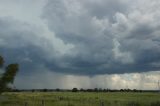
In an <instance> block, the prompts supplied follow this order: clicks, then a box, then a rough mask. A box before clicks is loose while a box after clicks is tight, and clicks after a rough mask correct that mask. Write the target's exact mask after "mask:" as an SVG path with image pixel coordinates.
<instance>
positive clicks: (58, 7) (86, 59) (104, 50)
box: [43, 0, 160, 74]
mask: <svg viewBox="0 0 160 106" xmlns="http://www.w3.org/2000/svg"><path fill="white" fill-rule="evenodd" d="M144 4H145V5H144ZM159 5H160V2H159V1H157V0H154V1H152V0H142V1H134V2H133V4H131V1H129V0H120V1H118V0H113V1H111V0H100V1H95V0H89V1H84V0H82V1H78V0H67V1H66V0H54V1H53V0H49V3H48V4H47V5H46V7H45V12H44V15H43V16H44V18H45V19H47V21H48V25H49V28H50V30H52V31H53V32H54V33H55V34H56V36H57V37H58V38H60V39H62V40H63V41H64V42H65V43H70V44H72V45H74V48H73V49H72V51H73V52H72V54H71V55H68V56H67V62H69V63H70V65H71V66H68V67H67V68H70V69H73V71H76V70H79V71H81V72H82V73H83V72H84V73H91V74H96V73H123V72H143V71H150V70H158V69H159V68H160V67H159V66H154V65H153V64H154V63H159V61H160V55H159V53H160V42H159V39H160V35H159V34H160V32H159V26H160V23H159V21H158V19H159V16H160V13H159V11H158V10H159V7H158V6H159ZM65 58H66V57H65Z"/></svg>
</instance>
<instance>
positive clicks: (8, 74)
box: [0, 56, 19, 94]
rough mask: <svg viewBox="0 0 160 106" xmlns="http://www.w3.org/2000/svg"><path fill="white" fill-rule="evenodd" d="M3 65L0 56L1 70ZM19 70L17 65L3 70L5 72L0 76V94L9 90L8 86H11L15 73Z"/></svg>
mask: <svg viewBox="0 0 160 106" xmlns="http://www.w3.org/2000/svg"><path fill="white" fill-rule="evenodd" d="M3 64H4V60H3V57H2V56H0V67H1V68H2V67H3ZM18 70H19V65H18V64H9V65H8V66H7V67H6V68H5V72H4V73H3V74H2V75H1V76H0V94H1V93H2V92H4V91H7V90H9V89H10V88H9V86H8V85H9V84H13V81H14V78H15V76H16V73H17V72H18Z"/></svg>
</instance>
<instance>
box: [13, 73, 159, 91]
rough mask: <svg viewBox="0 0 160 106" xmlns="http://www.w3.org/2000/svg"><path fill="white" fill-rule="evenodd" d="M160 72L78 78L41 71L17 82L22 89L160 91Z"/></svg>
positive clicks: (20, 77)
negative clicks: (159, 88) (159, 86)
mask: <svg viewBox="0 0 160 106" xmlns="http://www.w3.org/2000/svg"><path fill="white" fill-rule="evenodd" d="M159 80H160V72H159V71H156V72H147V73H132V74H113V75H107V74H106V75H95V76H85V75H82V76H78V75H70V74H60V73H55V72H51V71H39V72H37V73H36V72H35V73H33V74H32V75H27V76H18V77H17V78H16V81H15V85H16V87H18V88H20V89H44V88H48V89H56V88H60V89H72V88H74V87H77V88H79V89H80V88H84V89H91V88H92V89H93V88H102V89H107V88H109V89H128V88H129V89H139V90H158V81H159Z"/></svg>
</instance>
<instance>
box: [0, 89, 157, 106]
mask: <svg viewBox="0 0 160 106" xmlns="http://www.w3.org/2000/svg"><path fill="white" fill-rule="evenodd" d="M0 99H1V100H0V106H160V93H125V92H122V93H120V92H115V93H87V92H77V93H72V92H47V93H42V92H35V93H29V92H21V93H3V96H1V97H0Z"/></svg>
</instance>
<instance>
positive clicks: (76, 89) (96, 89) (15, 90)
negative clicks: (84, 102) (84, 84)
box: [12, 88, 156, 92]
mask: <svg viewBox="0 0 160 106" xmlns="http://www.w3.org/2000/svg"><path fill="white" fill-rule="evenodd" d="M12 92H156V91H153V90H137V89H132V90H131V89H120V90H116V89H115V90H114V89H101V88H94V89H83V88H81V89H78V88H73V89H59V88H57V89H21V90H19V89H14V90H12Z"/></svg>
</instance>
